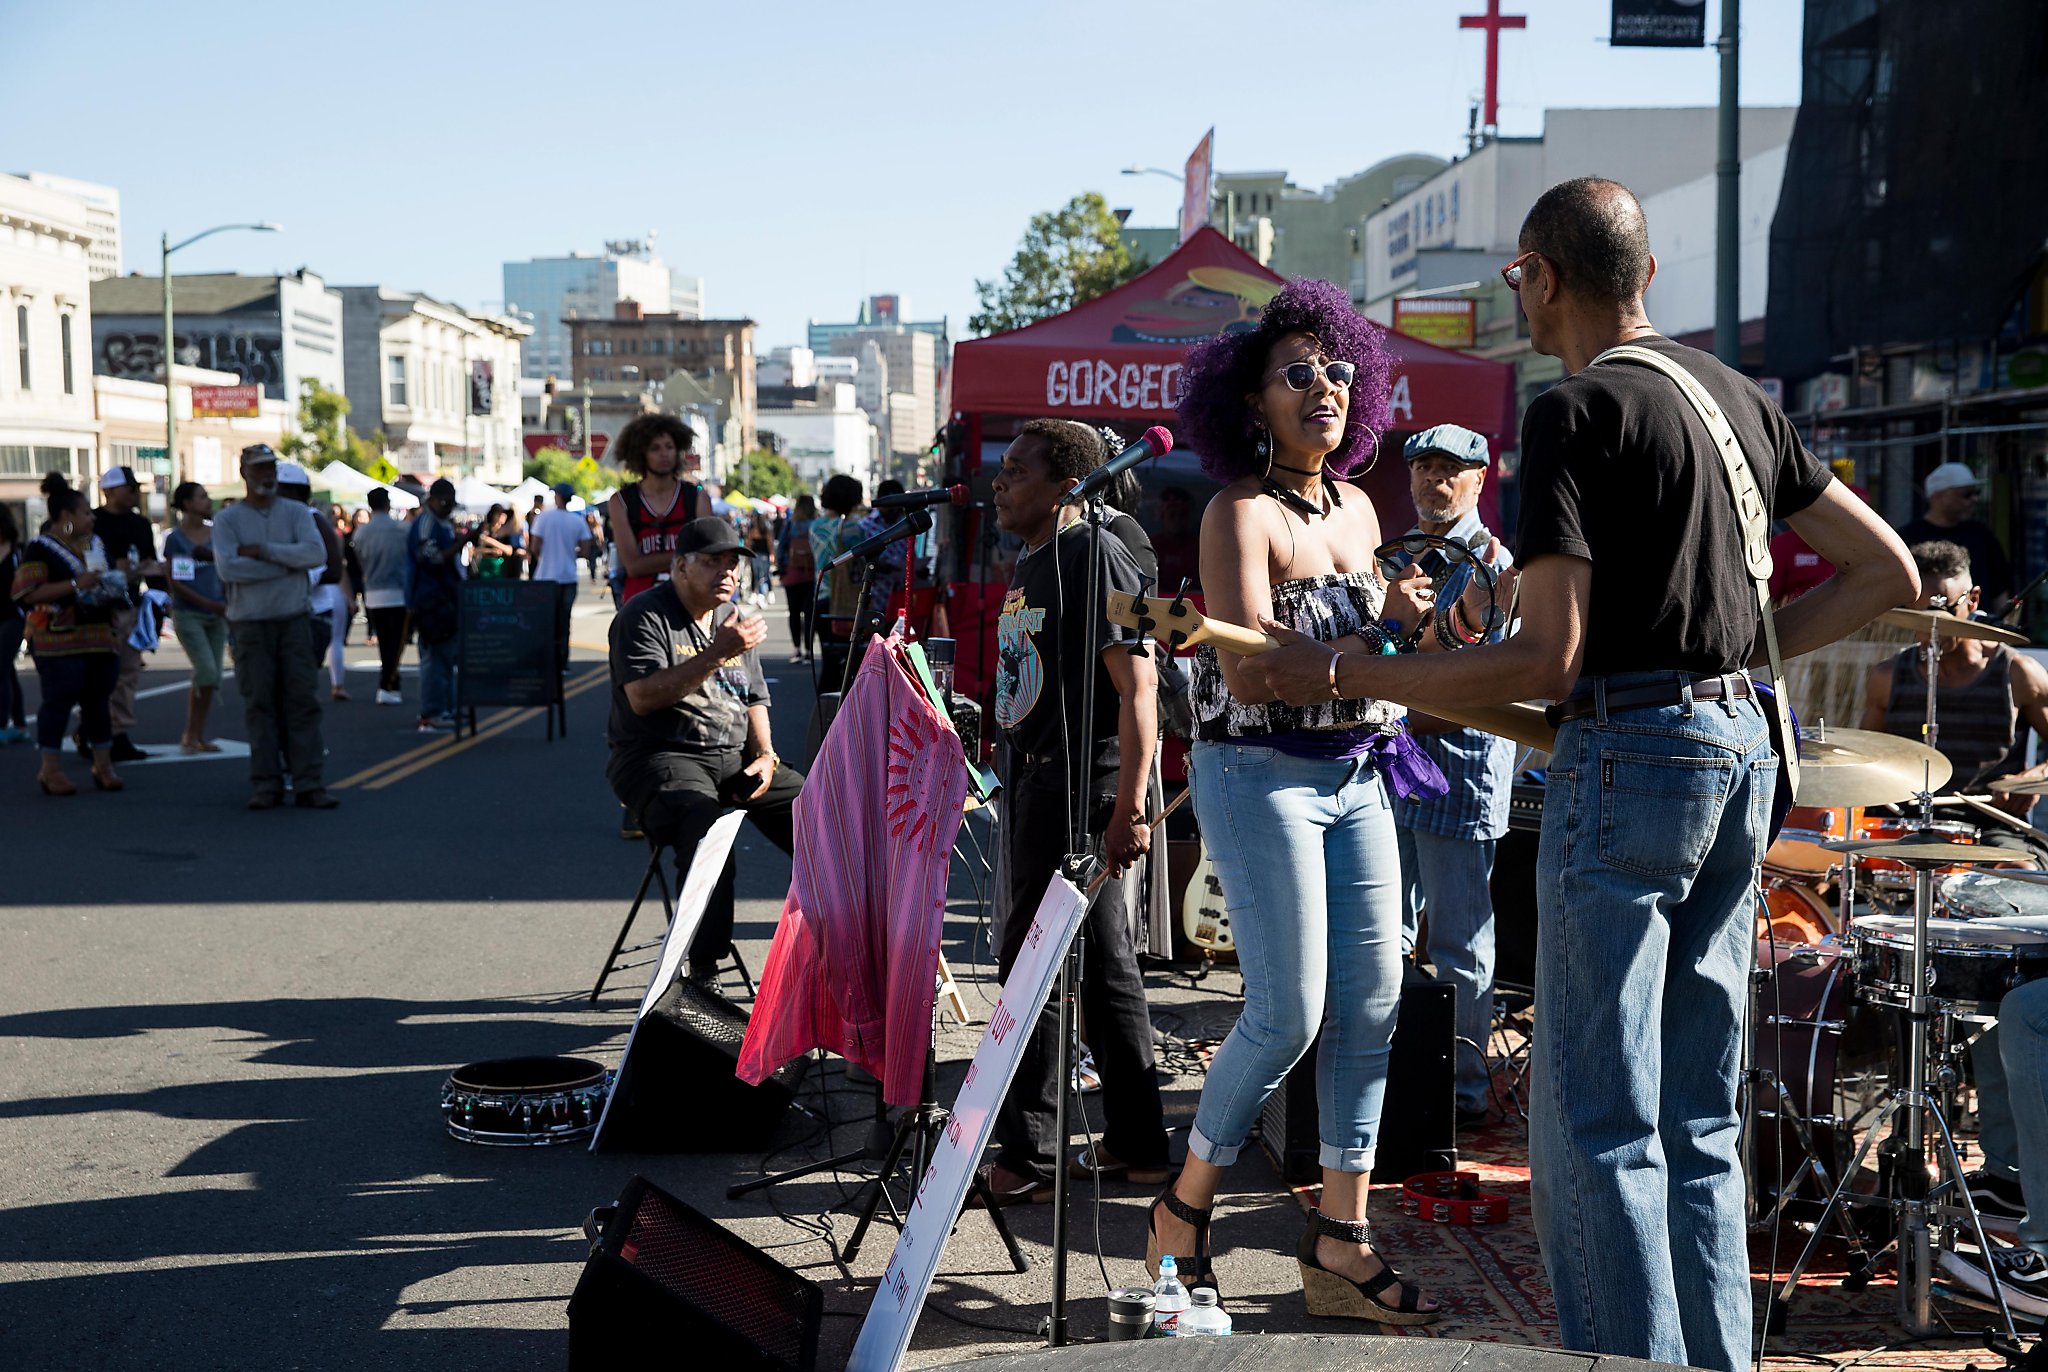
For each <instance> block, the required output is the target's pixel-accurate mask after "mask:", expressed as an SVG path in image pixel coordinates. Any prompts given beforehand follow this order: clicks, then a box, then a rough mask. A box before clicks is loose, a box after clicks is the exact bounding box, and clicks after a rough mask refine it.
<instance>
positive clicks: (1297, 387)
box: [1266, 362, 1358, 391]
mask: <svg viewBox="0 0 2048 1372" xmlns="http://www.w3.org/2000/svg"><path fill="white" fill-rule="evenodd" d="M1318 375H1320V376H1322V377H1323V379H1324V380H1326V381H1328V382H1329V383H1330V384H1331V385H1332V386H1335V387H1337V388H1338V389H1339V390H1349V389H1350V388H1351V383H1352V382H1353V381H1355V380H1357V379H1358V368H1357V367H1356V366H1355V365H1353V364H1352V363H1349V362H1321V363H1317V362H1290V363H1288V364H1287V365H1286V366H1284V367H1275V368H1274V369H1273V370H1272V371H1270V372H1267V373H1266V380H1268V381H1271V380H1272V379H1273V378H1274V377H1276V376H1277V377H1279V378H1280V379H1281V380H1283V381H1285V382H1286V383H1287V389H1288V390H1290V391H1305V390H1307V389H1308V388H1309V387H1311V386H1313V385H1315V384H1316V377H1317V376H1318Z"/></svg>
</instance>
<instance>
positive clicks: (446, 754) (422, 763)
mask: <svg viewBox="0 0 2048 1372" xmlns="http://www.w3.org/2000/svg"><path fill="white" fill-rule="evenodd" d="M605 684H608V682H607V674H606V673H605V672H591V673H589V674H587V675H585V676H584V677H583V678H582V679H581V680H579V681H577V682H576V683H575V684H574V685H572V686H570V687H569V688H568V689H567V690H565V691H563V692H562V699H563V700H565V701H566V700H573V699H574V698H575V697H577V696H580V695H582V694H583V693H584V692H585V691H588V690H590V689H592V688H593V687H596V686H600V685H605ZM544 708H546V709H552V708H553V707H552V706H548V707H540V706H534V707H530V708H528V709H524V710H518V711H514V712H512V713H510V714H509V715H508V714H505V713H502V712H501V713H500V714H498V715H495V716H493V723H492V724H491V725H490V726H489V727H488V728H486V727H485V726H483V725H482V724H479V725H478V726H477V731H476V732H475V733H473V734H471V735H470V736H469V737H468V738H465V739H463V740H461V741H460V742H452V741H451V742H448V743H447V746H446V747H443V748H438V749H436V750H435V751H434V752H432V753H430V754H428V755H427V756H425V757H422V758H420V759H418V760H417V761H415V762H410V763H408V764H406V765H405V766H403V767H400V768H398V769H397V770H396V771H392V772H387V773H386V774H385V775H383V776H381V777H378V778H377V779H376V780H375V781H372V782H370V783H368V784H367V785H365V786H364V787H363V789H364V790H366V791H381V790H383V789H384V788H385V787H386V786H389V785H391V784H392V783H393V782H397V781H403V780H405V779H406V778H407V777H409V776H412V775H414V774H415V773H418V772H423V771H425V770H426V769H427V768H429V767H431V766H433V765H434V764H435V763H437V762H442V761H445V760H446V759H448V758H451V757H453V756H455V755H456V754H457V753H460V752H464V751H466V750H468V749H470V748H473V747H475V746H476V745H477V744H479V743H482V742H483V741H484V740H485V739H488V738H496V737H497V736H498V735H499V734H502V733H505V732H506V731H507V730H510V729H513V728H516V727H517V726H519V725H521V724H524V723H525V722H527V721H528V720H531V719H538V718H539V717H540V716H541V714H542V711H543V709H544Z"/></svg>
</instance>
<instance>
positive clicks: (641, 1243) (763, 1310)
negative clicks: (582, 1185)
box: [569, 1177, 825, 1372]
mask: <svg viewBox="0 0 2048 1372" xmlns="http://www.w3.org/2000/svg"><path fill="white" fill-rule="evenodd" d="M599 1213H600V1214H601V1215H602V1214H603V1213H604V1212H599ZM824 1311H825V1296H824V1293H823V1292H822V1291H820V1290H819V1289H818V1287H817V1285H816V1283H814V1282H811V1281H807V1280H806V1279H804V1278H803V1277H800V1276H798V1275H797V1274H796V1273H794V1272H792V1271H790V1270H789V1269H788V1268H787V1267H784V1266H783V1265H782V1264H781V1263H779V1262H777V1261H775V1259H773V1258H771V1257H769V1256H768V1255H767V1254H766V1253H763V1252H762V1251H761V1250H760V1249H758V1248H755V1247H754V1246H753V1245H751V1244H749V1243H746V1242H744V1241H742V1240H741V1239H739V1238H738V1237H737V1236H735V1235H733V1234H731V1233H729V1232H728V1231H726V1230H725V1229H723V1228H721V1227H720V1226H719V1225H718V1224H716V1223H715V1222H713V1221H712V1220H710V1219H707V1218H706V1217H705V1216H703V1215H700V1214H698V1213H697V1212H696V1211H695V1210H693V1209H691V1208H690V1207H689V1206H687V1205H685V1204H683V1203H682V1202H681V1201H679V1200H677V1199H676V1198H675V1197H674V1196H671V1195H669V1194H668V1193H667V1192H666V1191H663V1190H662V1189H661V1188H660V1187H658V1186H656V1185H654V1184H653V1183H652V1182H650V1181H648V1180H647V1179H646V1178H644V1177H634V1178H633V1179H632V1180H631V1181H629V1182H627V1183H626V1189H625V1192H624V1194H622V1195H621V1196H620V1197H619V1200H618V1204H617V1206H616V1207H615V1208H614V1209H613V1210H612V1211H611V1212H610V1214H609V1215H608V1216H607V1217H606V1218H605V1220H604V1227H603V1230H602V1232H601V1233H600V1235H599V1236H598V1238H597V1241H596V1243H595V1245H594V1246H593V1247H592V1249H591V1254H590V1261H589V1262H588V1263H586V1264H585V1265H584V1268H583V1275H582V1277H581V1278H580V1279H578V1281H577V1283H576V1291H575V1294H574V1295H572V1296H570V1297H569V1368H570V1372H615V1369H618V1368H622V1367H638V1366H645V1365H647V1364H648V1363H649V1362H650V1361H651V1359H650V1358H649V1352H650V1350H655V1349H667V1350H669V1352H668V1355H667V1357H666V1358H665V1359H663V1360H664V1361H671V1362H674V1363H676V1365H678V1366H690V1367H704V1368H713V1367H715V1368H720V1369H725V1368H732V1369H739V1370H740V1372H811V1369H812V1368H813V1367H814V1366H815V1365H816V1363H817V1360H818V1326H819V1324H820V1323H822V1322H823V1319H824Z"/></svg>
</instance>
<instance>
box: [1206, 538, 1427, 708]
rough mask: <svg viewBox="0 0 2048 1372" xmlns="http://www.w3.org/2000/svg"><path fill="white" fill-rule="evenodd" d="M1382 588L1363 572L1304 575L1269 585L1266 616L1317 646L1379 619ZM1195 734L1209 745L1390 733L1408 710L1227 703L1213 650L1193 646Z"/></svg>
mask: <svg viewBox="0 0 2048 1372" xmlns="http://www.w3.org/2000/svg"><path fill="white" fill-rule="evenodd" d="M1386 598H1387V588H1386V583H1384V582H1382V581H1381V580H1380V579H1379V577H1377V576H1375V575H1374V574H1373V573H1371V572H1332V573H1331V574H1329V575H1328V576H1304V577H1297V578H1295V579H1294V580H1292V581H1282V582H1280V583H1279V584H1278V585H1276V586H1274V587H1273V619H1274V621H1275V622H1276V623H1280V624H1285V625H1286V626H1287V627H1288V628H1290V629H1292V630H1294V631H1295V632H1296V633H1300V634H1306V635H1308V636H1309V637H1310V638H1313V639H1316V640H1318V641H1320V642H1323V643H1330V642H1334V641H1335V640H1337V639H1340V638H1343V637H1344V636H1345V635H1347V634H1355V633H1357V632H1358V631H1359V630H1360V629H1362V628H1363V627H1364V626H1365V625H1366V624H1367V623H1370V622H1372V621H1374V620H1377V619H1378V618H1379V617H1380V607H1381V606H1382V605H1384V604H1385V603H1386ZM1194 686H1195V736H1196V737H1197V738H1201V739H1205V740H1208V741H1211V742H1215V741H1219V740H1222V739H1232V738H1259V737H1263V736H1266V735H1271V734H1291V733H1300V732H1304V731H1307V730H1320V729H1368V728H1369V729H1377V730H1379V731H1380V732H1382V733H1391V732H1393V731H1394V730H1395V729H1396V728H1397V727H1398V726H1399V724H1400V722H1401V721H1402V720H1403V719H1404V718H1406V717H1407V714H1408V711H1407V710H1406V709H1405V708H1404V707H1402V706H1400V705H1396V704H1395V703H1394V702H1392V701H1390V700H1328V701H1317V702H1316V703H1315V704H1313V705H1283V704H1281V703H1280V702H1279V701H1268V702H1265V703H1263V704H1259V705H1245V704H1242V703H1241V702H1239V701H1238V700H1236V699H1234V698H1233V697H1232V696H1231V694H1230V688H1229V687H1228V686H1226V685H1224V683H1223V672H1222V670H1221V669H1220V668H1219V667H1218V666H1217V665H1216V649H1215V648H1214V647H1213V646H1212V645H1210V644H1207V643H1204V644H1202V645H1201V646H1200V647H1198V648H1196V649H1195V683H1194Z"/></svg>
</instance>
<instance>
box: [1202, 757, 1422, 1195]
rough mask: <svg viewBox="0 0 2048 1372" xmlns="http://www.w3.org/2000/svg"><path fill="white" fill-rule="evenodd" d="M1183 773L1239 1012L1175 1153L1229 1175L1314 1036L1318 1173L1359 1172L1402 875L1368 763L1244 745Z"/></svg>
mask: <svg viewBox="0 0 2048 1372" xmlns="http://www.w3.org/2000/svg"><path fill="white" fill-rule="evenodd" d="M1190 765H1191V766H1192V768H1193V771H1194V792H1195V814H1196V816H1197V817H1198V818H1199V820H1200V822H1201V827H1202V838H1203V842H1204V843H1205V844H1206V845H1207V847H1208V851H1209V860H1210V861H1211V862H1212V863H1214V864H1215V868H1216V876H1217V879H1218V880H1219V881H1220V882H1221V883H1222V886H1223V902H1224V907H1225V909H1226V910H1227V911H1228V912H1229V915H1230V931H1231V935H1232V937H1233V939H1234V940H1235V941H1236V944H1237V959H1238V966H1239V968H1240V970H1241V971H1242V972H1243V974H1244V1010H1243V1012H1242V1013H1241V1014H1240V1015H1239V1016H1238V1020H1237V1023H1236V1025H1235V1026H1233V1027H1232V1028H1231V1031H1230V1033H1229V1035H1228V1036H1227V1037H1226V1038H1225V1039H1224V1040H1223V1044H1222V1046H1221V1047H1219V1048H1218V1049H1217V1050H1216V1057H1215V1059H1214V1061H1212V1062H1211V1063H1210V1065H1209V1075H1208V1077H1207V1079H1206V1080H1205V1081H1204V1082H1203V1085H1202V1102H1201V1105H1200V1107H1199V1108H1198V1109H1197V1110H1196V1111H1195V1127H1194V1130H1193V1132H1192V1133H1191V1134H1190V1135H1189V1138H1188V1152H1189V1153H1190V1154H1192V1155H1193V1156H1195V1157H1198V1158H1200V1159H1202V1160H1203V1161H1205V1162H1210V1163H1214V1164H1216V1165H1217V1166H1219V1167H1223V1166H1228V1165H1229V1164H1230V1163H1232V1162H1235V1161H1236V1160H1237V1155H1238V1152H1239V1150H1241V1149H1242V1148H1243V1147H1244V1142H1245V1139H1246V1138H1247V1137H1248V1136H1249V1135H1250V1133H1251V1128H1252V1124H1253V1122H1254V1121H1255V1120H1257V1119H1258V1116H1259V1111H1260V1109H1261V1108H1262V1107H1263V1106H1264V1105H1265V1103H1266V1097H1268V1096H1270V1095H1271V1094H1272V1093H1273V1090H1274V1088H1275V1087H1277V1086H1279V1084H1280V1083H1281V1082H1282V1081H1283V1080H1284V1079H1285V1078H1286V1076H1287V1073H1288V1071H1289V1069H1291V1068H1292V1067H1293V1066H1294V1064H1295V1063H1296V1062H1298V1061H1300V1060H1301V1057H1302V1055H1303V1054H1304V1053H1306V1052H1307V1051H1308V1049H1309V1045H1310V1044H1312V1043H1314V1042H1315V1038H1316V1031H1317V1029H1318V1028H1320V1029H1321V1030H1322V1035H1323V1041H1322V1047H1321V1049H1320V1051H1319V1052H1318V1054H1317V1062H1316V1106H1317V1114H1318V1117H1319V1119H1320V1121H1321V1123H1320V1127H1319V1129H1318V1131H1317V1132H1318V1137H1319V1138H1320V1140H1321V1145H1322V1146H1321V1150H1320V1155H1321V1161H1322V1165H1323V1166H1324V1167H1327V1168H1332V1169H1334V1170H1336V1171H1340V1172H1370V1171H1371V1170H1372V1165H1373V1153H1374V1148H1375V1144H1376V1142H1377V1140H1378V1138H1379V1125H1380V1103H1381V1101H1382V1099H1383V1098H1384V1097H1385V1095H1386V1085H1387V1049H1388V1045H1389V1044H1390V1043H1391V1042H1392V1040H1393V1034H1394V1017H1395V1014H1396V1012H1397V1011H1398V1010H1399V1008H1400V997H1401V902H1400V890H1399V888H1400V879H1401V867H1400V860H1399V858H1398V856H1397V854H1396V849H1395V839H1394V817H1393V811H1392V810H1391V809H1390V808H1389V806H1388V804H1387V793H1386V788H1385V786H1384V785H1383V784H1382V783H1381V780H1380V776H1379V773H1378V771H1377V770H1376V769H1375V768H1374V766H1373V765H1372V763H1371V762H1370V761H1369V760H1362V759H1361V760H1354V761H1350V762H1326V761H1321V760H1318V759H1313V758H1300V757H1293V756H1290V755H1289V754H1287V753H1283V752H1281V751H1279V750H1278V749H1276V748H1266V747H1261V746H1257V745H1255V744H1249V743H1247V744H1236V743H1209V742H1203V743H1197V744H1195V746H1194V749H1193V752H1192V761H1191V764H1190Z"/></svg>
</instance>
